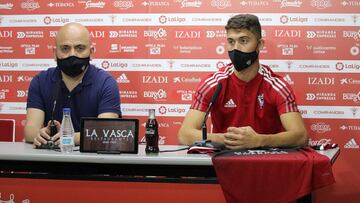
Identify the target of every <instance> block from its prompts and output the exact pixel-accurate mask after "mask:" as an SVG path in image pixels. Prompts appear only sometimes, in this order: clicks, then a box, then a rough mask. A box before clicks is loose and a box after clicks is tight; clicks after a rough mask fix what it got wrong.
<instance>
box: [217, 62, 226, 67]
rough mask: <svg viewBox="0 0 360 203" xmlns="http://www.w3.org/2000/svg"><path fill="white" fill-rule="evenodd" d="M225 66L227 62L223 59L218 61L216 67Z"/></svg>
mask: <svg viewBox="0 0 360 203" xmlns="http://www.w3.org/2000/svg"><path fill="white" fill-rule="evenodd" d="M225 66H226V64H225V63H224V62H222V61H218V62H217V63H216V68H217V69H220V68H223V67H225Z"/></svg>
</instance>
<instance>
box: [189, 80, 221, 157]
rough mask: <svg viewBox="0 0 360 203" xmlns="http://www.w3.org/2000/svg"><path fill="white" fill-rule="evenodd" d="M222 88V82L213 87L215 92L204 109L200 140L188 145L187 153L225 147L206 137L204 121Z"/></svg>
mask: <svg viewBox="0 0 360 203" xmlns="http://www.w3.org/2000/svg"><path fill="white" fill-rule="evenodd" d="M221 88H222V84H221V83H219V84H218V86H217V87H216V89H215V92H214V94H213V96H212V98H211V100H210V103H209V106H208V108H207V109H206V113H205V116H204V120H203V122H202V126H201V130H202V140H201V141H196V142H195V143H194V144H193V145H191V146H190V148H189V150H188V152H187V153H189V154H190V153H212V152H219V151H221V150H222V149H224V148H225V146H224V144H221V143H218V142H212V141H211V140H208V139H207V126H206V121H207V118H208V116H209V113H210V110H211V108H212V107H213V106H214V104H215V102H216V99H217V97H218V96H219V94H220V91H221Z"/></svg>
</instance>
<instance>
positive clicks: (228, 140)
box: [224, 126, 260, 149]
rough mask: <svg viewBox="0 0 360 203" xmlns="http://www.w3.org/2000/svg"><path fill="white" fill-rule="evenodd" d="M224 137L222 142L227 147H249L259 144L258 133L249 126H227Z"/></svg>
mask: <svg viewBox="0 0 360 203" xmlns="http://www.w3.org/2000/svg"><path fill="white" fill-rule="evenodd" d="M224 137H225V139H224V144H225V146H226V148H228V149H249V148H256V147H259V146H260V138H259V135H258V134H257V133H256V132H255V131H254V129H252V127H250V126H246V127H239V128H236V127H229V128H228V129H227V132H226V133H225V134H224Z"/></svg>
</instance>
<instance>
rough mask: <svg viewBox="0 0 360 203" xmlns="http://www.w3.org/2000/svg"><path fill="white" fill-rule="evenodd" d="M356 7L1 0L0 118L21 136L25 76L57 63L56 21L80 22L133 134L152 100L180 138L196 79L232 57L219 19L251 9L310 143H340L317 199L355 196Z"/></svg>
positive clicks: (359, 36)
mask: <svg viewBox="0 0 360 203" xmlns="http://www.w3.org/2000/svg"><path fill="white" fill-rule="evenodd" d="M359 11H360V1H352V0H342V1H340V0H339V1H335V0H309V1H303V0H269V1H261V0H258V1H253V0H251V1H240V0H238V1H235V0H208V1H204V0H162V1H161V0H158V1H155V0H142V1H134V0H124V1H120V0H116V1H105V0H103V1H101V0H100V1H97V0H89V1H84V0H78V1H70V0H55V1H40V0H15V1H10V0H0V58H1V61H0V85H1V86H0V118H12V119H15V120H16V140H17V141H21V140H22V139H23V126H24V123H25V113H26V110H25V106H26V98H27V93H28V92H27V89H28V86H29V83H30V81H31V79H32V78H33V77H34V76H35V75H36V74H37V73H38V72H39V71H41V70H46V69H47V68H48V67H51V66H55V65H56V63H55V61H54V56H53V53H52V49H53V47H54V42H55V35H56V31H57V30H58V29H59V26H62V25H64V24H65V23H68V22H79V23H82V24H83V25H86V26H87V27H88V28H89V30H90V32H91V36H92V39H93V41H92V44H93V46H94V47H95V54H94V59H93V60H92V63H93V64H96V65H97V66H98V67H100V68H102V69H104V70H106V71H108V72H110V73H111V74H112V75H113V76H114V78H115V79H116V81H117V82H118V85H119V88H120V94H121V102H122V112H123V114H124V116H125V117H131V118H138V119H140V123H141V124H142V125H141V129H140V140H142V141H144V136H143V132H144V129H143V128H144V125H145V120H146V116H147V109H148V108H155V109H156V111H157V113H156V114H157V118H158V120H159V125H160V144H177V143H178V141H177V137H176V134H177V130H178V129H179V127H180V125H181V122H182V120H183V117H184V115H185V113H186V112H187V110H188V108H189V106H190V103H191V100H192V99H193V96H194V92H195V89H196V86H197V84H198V83H199V82H200V79H201V78H202V77H204V76H206V75H207V74H209V73H212V72H214V71H217V70H218V69H219V68H221V67H223V66H224V65H225V64H227V63H229V59H228V56H227V50H226V33H225V30H224V25H225V24H226V22H227V20H228V19H229V17H231V16H233V15H235V14H238V13H241V12H248V13H254V14H256V15H258V17H259V18H260V21H261V24H262V25H263V38H264V39H265V47H264V49H263V50H262V51H261V54H260V58H261V59H262V60H261V62H262V63H264V64H267V65H269V66H270V67H271V68H272V69H273V70H274V71H275V72H277V73H278V74H280V75H282V76H283V77H284V78H285V79H286V80H287V81H288V82H289V83H290V85H291V86H292V88H293V89H294V91H295V93H296V95H297V100H298V104H299V107H300V110H301V113H302V115H303V117H304V118H305V122H306V126H307V128H308V131H309V133H310V136H311V140H310V142H311V143H312V144H321V143H330V142H335V143H338V144H339V145H340V147H341V157H340V158H339V160H338V161H337V163H336V164H335V166H334V172H335V175H336V180H337V184H336V185H334V186H332V187H328V188H326V189H324V190H321V191H319V192H318V193H316V194H315V196H314V198H315V201H316V202H325V201H327V202H338V201H340V200H342V201H346V200H354V198H355V199H360V191H359V190H360V189H359V188H360V176H359V171H360V163H359V161H358V160H359V144H360V122H359V120H360V60H359V59H360V13H359ZM0 192H1V191H0ZM329 192H331V193H329ZM325 194H326V195H325Z"/></svg>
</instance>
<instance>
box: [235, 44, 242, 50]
mask: <svg viewBox="0 0 360 203" xmlns="http://www.w3.org/2000/svg"><path fill="white" fill-rule="evenodd" d="M234 49H237V50H240V49H241V44H240V42H235V44H234Z"/></svg>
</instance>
